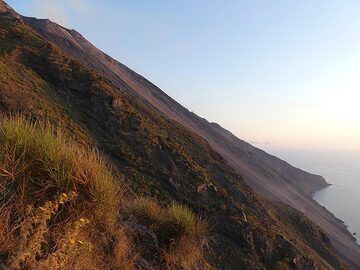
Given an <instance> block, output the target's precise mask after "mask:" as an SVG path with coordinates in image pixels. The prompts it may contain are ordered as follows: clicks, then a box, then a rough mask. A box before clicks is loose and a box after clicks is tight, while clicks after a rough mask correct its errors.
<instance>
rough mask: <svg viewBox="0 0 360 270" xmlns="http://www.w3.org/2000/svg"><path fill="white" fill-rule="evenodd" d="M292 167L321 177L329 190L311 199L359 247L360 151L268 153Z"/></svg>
mask: <svg viewBox="0 0 360 270" xmlns="http://www.w3.org/2000/svg"><path fill="white" fill-rule="evenodd" d="M269 152H270V153H271V154H273V155H275V156H277V157H279V158H281V159H283V160H286V161H287V162H288V163H290V164H291V165H293V166H295V167H298V168H300V169H303V170H305V171H307V172H311V173H314V174H318V175H322V176H323V177H324V178H325V179H326V181H327V182H328V183H330V184H331V186H329V187H327V188H324V189H322V190H320V191H318V192H316V193H315V194H314V199H315V200H316V201H317V202H318V203H319V204H321V205H323V206H325V207H326V208H327V209H328V210H329V211H331V212H332V213H334V214H335V216H336V217H338V218H339V219H341V220H342V221H343V222H344V223H345V225H346V226H347V227H348V230H349V231H350V232H351V233H352V234H353V235H354V237H355V238H356V239H357V242H358V243H360V151H310V150H304V151H303V150H291V151H276V150H271V151H269Z"/></svg>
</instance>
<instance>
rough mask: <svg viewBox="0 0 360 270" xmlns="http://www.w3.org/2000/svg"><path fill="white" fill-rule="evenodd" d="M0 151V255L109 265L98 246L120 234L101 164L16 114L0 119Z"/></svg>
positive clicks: (73, 265)
mask: <svg viewBox="0 0 360 270" xmlns="http://www.w3.org/2000/svg"><path fill="white" fill-rule="evenodd" d="M0 146H1V147H0V256H1V258H3V260H5V261H6V263H7V265H9V267H10V268H11V269H107V268H106V267H105V266H104V265H103V262H106V263H107V264H106V265H107V266H110V265H113V264H116V263H115V262H114V259H113V258H110V257H109V256H108V254H107V252H106V249H109V248H108V247H109V246H111V245H112V243H113V242H116V241H118V240H119V239H120V238H121V239H123V240H125V237H126V236H125V234H121V233H120V232H121V230H119V231H117V229H118V225H117V224H116V220H117V216H118V208H119V205H118V204H119V200H118V198H119V196H121V193H120V192H119V189H118V188H117V185H116V183H115V180H114V179H113V177H112V174H111V172H110V171H109V170H108V166H107V163H106V160H105V159H104V158H103V157H102V156H101V155H99V153H98V152H97V151H96V150H93V149H84V148H81V147H79V146H77V145H76V144H75V143H73V142H71V141H69V140H68V139H67V138H66V136H65V135H64V134H63V133H62V132H61V131H59V130H55V129H53V128H52V127H51V126H50V125H48V124H41V123H31V122H29V121H27V120H26V119H25V118H24V117H22V116H14V117H10V118H3V119H2V120H0ZM124 248H125V247H124ZM119 252H120V251H119ZM117 256H118V257H119V256H120V257H121V258H122V257H123V256H122V255H121V254H117ZM124 269H125V268H124ZM129 269H130V268H129Z"/></svg>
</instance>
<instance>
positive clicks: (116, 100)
mask: <svg viewBox="0 0 360 270" xmlns="http://www.w3.org/2000/svg"><path fill="white" fill-rule="evenodd" d="M22 19H23V20H24V21H25V22H26V23H27V24H28V25H29V26H31V24H30V23H31V22H30V20H29V19H27V18H25V17H22ZM31 20H32V21H33V22H34V19H31ZM2 21H3V22H4V23H3V24H2V29H1V31H2V32H1V35H0V37H1V38H2V42H4V43H3V44H0V47H1V54H2V55H3V56H2V58H1V61H4V63H5V64H4V65H2V66H1V70H2V72H4V74H2V77H1V78H0V88H1V91H2V92H1V97H0V105H1V106H0V108H2V111H4V112H6V111H8V110H12V111H14V110H15V111H16V110H18V109H21V110H22V111H24V113H26V114H28V115H31V117H37V118H44V117H50V118H51V119H53V121H55V120H56V119H57V120H56V121H60V120H61V121H62V122H64V123H66V126H69V128H70V127H74V128H71V129H73V130H74V131H77V130H78V131H79V133H78V134H77V136H79V138H83V137H84V138H87V139H86V140H85V142H86V141H95V142H97V144H99V146H100V148H101V149H103V150H104V151H105V152H106V153H108V154H109V155H110V156H112V157H113V158H114V161H116V162H117V163H119V162H120V161H121V162H120V163H124V162H125V164H124V165H121V167H123V166H124V168H126V170H130V171H128V172H127V174H126V175H127V176H128V177H130V179H132V181H134V183H133V184H134V185H135V186H134V188H135V189H136V188H137V189H139V183H141V184H142V185H144V186H148V185H154V187H157V186H159V187H157V188H155V190H156V189H158V188H160V186H161V190H162V191H163V192H165V191H166V192H167V193H168V194H169V195H166V194H167V193H164V194H165V197H167V196H172V197H175V198H178V199H179V200H187V202H188V203H189V204H192V205H198V204H199V202H197V203H195V202H196V200H200V201H201V200H205V199H206V198H207V197H209V198H212V199H216V200H220V198H222V199H221V200H225V197H223V195H221V196H220V195H218V191H217V190H218V189H219V185H221V186H223V187H228V188H227V189H226V190H227V191H226V190H225V191H226V192H230V195H229V196H230V198H231V200H232V202H233V204H234V205H240V206H241V205H242V207H245V208H246V209H248V210H249V212H248V215H249V218H250V216H252V215H253V214H251V215H250V213H252V212H254V214H255V216H253V218H254V219H255V221H256V222H259V221H258V220H259V217H258V216H257V215H258V214H257V213H258V212H260V213H262V214H263V215H265V219H266V222H269V224H274V223H273V221H272V219H271V218H270V217H269V216H268V214H266V213H267V212H268V211H270V212H271V211H272V210H266V211H265V210H262V209H264V207H265V206H263V204H264V205H265V204H267V203H266V202H262V201H261V200H259V201H258V200H257V199H256V198H257V196H256V195H253V194H252V191H251V190H250V189H249V188H248V187H247V186H246V185H245V184H244V183H243V180H241V178H239V177H238V176H236V174H235V172H233V171H232V170H231V168H228V167H227V165H225V163H224V160H223V159H222V157H221V156H220V155H219V154H217V153H216V152H215V151H213V150H211V148H209V147H208V142H206V140H204V138H203V137H202V136H198V135H195V133H196V132H192V133H191V132H188V131H186V130H183V128H181V127H180V126H178V124H177V123H179V122H180V121H177V123H172V122H171V121H170V120H167V119H169V118H170V119H171V117H169V116H168V117H167V118H166V119H165V118H164V119H163V118H162V116H158V115H157V114H156V113H153V112H152V111H151V110H152V109H151V110H150V108H152V107H154V106H153V105H151V101H153V100H152V99H150V97H153V98H154V97H158V96H160V98H162V100H164V102H167V97H168V96H162V95H161V93H163V92H159V91H157V90H156V89H153V88H152V87H154V85H153V84H151V83H150V82H148V81H147V80H145V79H144V78H142V77H139V76H140V75H138V74H137V75H136V73H134V72H133V73H132V72H130V71H129V72H128V73H126V69H124V71H123V72H124V73H125V74H126V76H125V75H124V77H123V78H115V79H116V83H113V84H111V83H110V82H111V79H108V80H110V81H107V80H106V79H104V78H101V77H99V76H98V75H97V74H96V73H94V72H93V71H90V70H88V69H86V68H84V67H82V66H81V65H79V63H77V62H76V61H73V60H71V59H69V58H67V57H65V56H64V55H63V54H62V52H61V51H59V49H57V47H56V46H55V45H52V43H49V44H47V43H45V42H44V41H42V40H41V39H38V38H37V37H36V36H35V34H33V33H32V32H31V31H30V30H28V29H27V28H26V27H25V26H23V25H21V22H20V21H11V20H7V19H6V18H2ZM42 23H46V24H50V25H52V23H51V22H49V21H42ZM52 26H54V25H52ZM8 27H10V29H8ZM32 27H33V29H34V28H36V27H35V26H34V25H33V26H32ZM54 27H55V29H58V27H57V26H56V25H55V26H54ZM61 29H63V28H60V30H59V31H60V33H63V30H61ZM45 30H46V29H45ZM38 31H39V29H38ZM65 31H66V30H65ZM69 31H71V30H69ZM38 34H40V36H43V37H44V36H45V35H49V36H47V38H46V36H45V40H48V39H50V38H51V36H50V34H51V33H49V32H46V31H44V32H43V33H42V35H41V33H39V32H38ZM63 34H64V33H63ZM63 34H62V35H63ZM59 35H60V34H59ZM66 36H67V37H68V35H66V34H65V37H66ZM71 36H72V35H71ZM72 37H73V36H72ZM56 38H58V36H57V37H55V38H54V37H53V39H54V40H53V41H52V42H54V43H55V44H57V43H59V42H60V41H63V40H60V41H59V39H58V40H56ZM29 40H30V41H31V42H30V43H29ZM14 42H15V43H14ZM19 42H20V43H19ZM80 42H81V40H78V41H77V43H78V44H81V43H80ZM78 44H73V43H71V42H70V41H69V43H67V44H65V45H64V44H62V45H63V47H65V46H67V48H68V52H67V54H70V53H69V51H70V49H71V48H77V47H78V46H77V45H78ZM58 45H61V44H60V43H59V44H58ZM74 45H76V46H74ZM60 47H61V46H59V48H60ZM81 47H82V48H83V49H84V46H83V45H82V44H81ZM63 51H64V52H66V48H65V49H63ZM73 54H74V56H73V57H74V58H78V57H79V55H80V56H81V54H80V53H79V52H76V53H75V51H73ZM87 56H91V53H90V54H89V52H87ZM101 56H103V55H101ZM99 57H100V56H99ZM103 57H105V56H103ZM94 61H95V60H94ZM108 61H111V59H110V60H108ZM0 63H1V62H0ZM114 63H115V64H116V65H117V62H114ZM88 65H89V63H88ZM105 67H106V66H105ZM103 68H104V67H103ZM13 69H16V70H18V71H19V74H17V73H13V78H12V77H10V78H9V76H8V75H7V74H11V72H13ZM99 69H100V68H99ZM103 72H104V71H103ZM22 73H25V74H27V76H26V78H27V80H28V82H26V81H24V80H23V78H22V77H21V76H22V75H21V74H22ZM108 76H109V75H108ZM131 76H134V77H135V78H136V79H137V81H135V82H132V83H131V84H130V83H129V80H130V79H129V78H131ZM13 80H16V81H17V82H18V83H20V86H21V88H18V87H16V86H14V84H13V82H12V81H13ZM130 81H131V80H130ZM142 81H144V84H145V86H148V87H149V89H147V90H148V92H146V91H145V90H146V89H145V90H144V91H140V90H141V89H137V90H139V93H140V94H142V93H144V92H145V94H147V95H146V97H148V98H149V99H142V100H139V102H140V103H139V104H137V103H138V101H137V100H133V99H131V97H133V96H134V95H135V93H137V92H136V91H135V90H136V89H134V87H135V86H136V85H137V84H138V83H139V82H142ZM29 83H33V86H35V88H34V89H33V90H28V89H31V88H32V87H30V85H28V84H29ZM42 85H44V86H42ZM46 85H47V86H46ZM155 90H156V91H155ZM160 91H161V90H160ZM124 93H126V95H124ZM139 93H138V95H139ZM145 94H144V95H145ZM152 95H153V96H152ZM20 96H22V98H20ZM35 101H36V102H38V104H44V105H46V106H45V107H44V105H41V106H40V105H36V103H34V102H35ZM170 101H171V100H170ZM171 102H172V103H171V104H178V103H177V102H176V101H171ZM163 105H164V106H159V107H158V108H157V111H159V110H163V111H166V110H169V108H168V107H166V106H165V105H166V104H163ZM178 105H180V104H178ZM79 109H82V111H80V110H79ZM59 110H60V111H59ZM179 110H180V111H181V112H184V113H189V119H191V118H194V120H193V121H198V122H196V123H198V125H204V126H205V127H204V130H206V128H208V126H207V125H208V124H209V123H208V122H207V121H206V120H204V119H201V120H199V118H198V117H197V116H196V115H194V114H192V113H190V112H189V111H188V110H187V109H185V108H184V107H181V108H180V109H179ZM170 112H171V110H170ZM62 114H63V115H64V116H61V115H62ZM162 115H164V113H163V114H162ZM119 116H120V119H122V120H121V122H119V119H118V117H119ZM175 116H176V115H175ZM114 117H115V118H114ZM175 120H176V119H175ZM180 120H181V119H180ZM160 124H164V125H165V126H169V128H171V130H172V131H174V132H175V131H176V132H175V133H174V132H171V133H172V134H171V136H169V134H167V133H169V131H168V130H165V129H161V125H160ZM180 124H182V123H181V122H180ZM185 124H186V123H185ZM182 126H185V125H182ZM154 129H158V130H157V131H156V132H160V131H161V133H164V134H167V135H166V136H165V135H164V136H165V137H163V135H162V136H160V134H159V135H157V136H154V134H156V133H155V131H154ZM193 129H194V127H192V128H191V126H190V125H189V127H188V130H193ZM104 130H106V131H110V133H106V134H105V133H104ZM119 131H121V132H120V133H119ZM72 132H73V131H72ZM224 132H225V131H223V130H221V129H220V130H219V128H216V129H215V128H212V129H210V130H208V133H207V134H208V135H207V136H210V135H212V134H218V133H220V134H221V133H224ZM198 133H199V131H198ZM225 133H226V132H225ZM127 134H131V135H132V136H130V137H129V136H128V135H127ZM176 134H179V135H178V136H179V137H178V138H177V139H178V141H179V142H181V143H184V144H185V146H186V147H185V146H184V148H183V150H181V151H185V152H184V153H182V152H181V151H180V150H179V151H178V150H176V149H177V148H176V147H178V146H176V142H175V141H174V138H172V136H174V135H176ZM226 134H227V136H230V135H229V134H228V133H226ZM151 136H154V137H151ZM132 137H134V139H133V138H132ZM156 137H159V138H157V139H156ZM184 138H187V140H189V142H187V141H184ZM224 138H226V137H225V136H224ZM140 139H141V140H140ZM205 139H206V138H205ZM79 140H80V139H79ZM133 140H135V142H134V141H133ZM136 140H139V141H136ZM152 140H154V141H152ZM143 141H145V142H148V144H150V145H152V144H153V143H155V149H151V148H150V149H148V148H146V146H145V144H144V142H143ZM85 142H84V143H85ZM119 142H121V144H119ZM134 143H135V144H134ZM214 143H218V142H217V141H215V140H214V139H213V144H214ZM238 143H239V144H241V141H240V142H238ZM128 147H131V149H130V148H128ZM142 147H143V148H142ZM137 148H138V149H137ZM198 148H199V149H198ZM195 149H198V150H196V151H195ZM250 149H252V148H251V147H250ZM129 150H131V151H132V152H131V153H133V154H131V155H127V152H126V151H129ZM175 150H176V151H177V152H176V151H175ZM240 150H242V149H239V151H240ZM148 151H150V153H151V155H155V156H154V157H155V159H159V160H161V164H162V165H161V166H165V167H164V168H163V170H164V172H167V171H169V173H170V175H171V177H170V178H168V176H166V175H161V174H164V172H162V171H159V172H158V169H156V168H154V169H153V170H154V171H155V172H158V175H157V178H158V180H157V181H153V180H151V181H150V180H148V181H149V182H147V181H145V182H144V181H143V180H139V179H142V178H141V177H144V175H145V176H147V177H148V178H149V179H153V178H154V176H151V174H152V173H151V174H150V172H151V170H148V169H146V170H145V168H146V167H147V166H150V167H151V166H153V165H154V164H152V163H151V162H150V163H149V161H148V160H144V159H141V155H140V154H139V153H141V154H142V155H144V156H147V155H148V153H147V152H148ZM153 151H154V153H153ZM173 151H175V153H176V155H174V153H172V152H173ZM120 153H122V155H125V156H122V155H121V154H120ZM243 154H244V155H246V154H248V152H246V151H243ZM202 155H205V156H206V159H205V160H203V158H202ZM154 157H153V158H154ZM178 157H183V158H184V159H185V160H187V162H185V163H184V162H183V161H181V160H177V159H178ZM208 157H209V159H207V158H208ZM209 160H211V162H210V161H209ZM139 162H140V163H139ZM138 163H139V164H141V165H142V166H145V168H142V167H140V168H142V169H139V170H140V174H139V173H138V172H137V174H136V175H137V176H138V177H139V179H137V178H134V177H131V173H130V172H132V173H135V172H134V171H131V170H134V168H137V165H136V164H138ZM188 163H189V164H192V166H194V168H197V169H196V170H195V171H193V169H192V168H191V167H190V168H187V169H186V172H187V170H189V172H187V173H191V174H190V176H191V178H194V179H196V181H199V182H196V181H195V184H196V185H197V186H192V184H191V182H189V179H188V180H187V181H186V182H183V183H182V182H181V181H180V182H179V179H183V178H182V177H183V176H182V175H183V173H184V172H182V171H183V170H184V168H182V167H181V166H184V165H185V164H188ZM126 164H128V165H126ZM129 164H135V165H131V166H129ZM174 164H175V166H174ZM216 164H218V165H216ZM186 166H188V165H186ZM222 170H223V171H225V172H226V173H225V174H224V173H222ZM195 172H196V173H195ZM192 173H195V174H194V175H193V174H192ZM209 174H210V175H209ZM177 178H179V179H177ZM191 178H190V179H191ZM225 178H226V179H225ZM209 179H212V180H211V181H214V184H216V186H215V187H216V189H215V188H213V186H212V185H213V183H212V182H208V181H209ZM167 181H169V182H167ZM204 181H205V182H204ZM188 182H189V183H188ZM321 182H322V181H321ZM322 183H323V182H322ZM130 184H131V182H130ZM323 184H324V183H323ZM183 185H184V186H183ZM150 187H151V186H149V190H151V188H150ZM225 191H224V192H225ZM193 193H194V194H193ZM164 194H162V195H161V196H164ZM170 194H171V195H170ZM196 194H198V195H196ZM159 196H160V195H159ZM192 197H194V199H192ZM181 198H182V199H181ZM195 198H197V199H196V200H195ZM228 200H229V199H226V200H225V201H226V202H228ZM206 201H207V202H209V201H208V200H206ZM202 207H205V206H202ZM216 207H218V206H216ZM266 207H267V206H266ZM269 207H270V206H269ZM231 209H232V212H234V213H235V214H236V215H237V214H239V212H238V211H239V210H238V209H237V208H236V207H235V208H234V207H233V206H231ZM265 209H267V208H265ZM269 209H272V208H271V207H270V208H269ZM207 211H213V210H211V209H209V210H207ZM274 211H275V210H274ZM240 213H241V212H240ZM233 215H234V214H231V215H229V214H227V216H221V218H224V219H225V220H226V224H228V225H226V228H227V231H224V234H226V235H228V237H229V239H231V238H234V237H238V240H237V241H239V243H242V241H245V242H246V244H245V246H242V248H244V250H245V251H248V252H250V253H251V254H252V255H251V256H253V257H252V258H253V259H254V262H252V263H255V262H259V263H260V261H261V262H262V263H264V264H266V265H267V267H268V266H269V263H271V261H268V260H269V259H266V258H267V256H268V255H266V253H268V252H270V254H272V256H275V257H274V258H275V259H276V256H283V255H279V254H278V255H276V252H275V251H276V250H274V251H271V250H269V249H268V248H265V249H266V250H261V249H262V248H259V247H257V246H256V244H254V241H253V240H251V239H250V238H253V239H257V241H260V242H261V243H264V245H265V246H266V244H265V242H264V241H265V240H266V238H265V239H263V237H265V236H266V235H267V232H265V231H263V230H265V228H264V229H261V225H256V223H255V224H254V223H253V222H251V226H250V227H248V228H247V229H245V228H246V226H247V225H246V224H247V221H246V220H247V218H246V220H245V222H244V220H243V218H239V217H237V216H236V215H235V216H233ZM292 215H293V214H292ZM294 215H295V217H296V218H299V216H298V214H297V212H295V214H294ZM214 217H215V216H214ZM218 218H219V217H218ZM232 219H234V220H232ZM235 220H237V221H236V222H235ZM260 220H261V219H260ZM281 224H282V222H281V221H280V220H279V224H274V226H280V225H281ZM243 226H245V227H243ZM253 226H255V227H256V228H257V230H259V231H257V230H253V229H252V228H253ZM257 226H260V227H257ZM281 226H282V225H281ZM314 230H315V232H316V231H317V229H314ZM246 231H247V233H246ZM241 233H245V235H241ZM262 235H263V236H262ZM320 236H321V233H320ZM243 237H250V238H249V239H248V240H244V239H243ZM282 237H283V236H282ZM288 237H289V236H288ZM247 241H250V242H247ZM268 241H270V239H269V240H268ZM273 241H275V242H278V244H280V246H282V245H285V246H286V245H287V244H286V243H287V241H288V240H286V239H282V240H281V239H278V238H275V240H274V239H273V240H271V242H273ZM255 242H256V241H255ZM290 243H291V242H290ZM320 243H321V241H320V242H318V244H320ZM326 243H327V242H326ZM291 245H292V244H291ZM291 245H290V246H291ZM326 245H328V244H326ZM314 248H315V249H316V248H318V246H315V247H314ZM327 248H328V247H327V246H326V249H327ZM305 249H306V250H308V248H305ZM289 250H290V251H291V250H293V248H289ZM330 250H331V249H330ZM237 252H242V251H241V250H238V251H237ZM273 252H275V253H274V254H273ZM281 252H284V251H281ZM295 252H300V250H296V249H295ZM307 252H309V254H312V253H311V251H310V250H308V251H307ZM250 253H249V254H250ZM330 254H332V253H331V252H330ZM291 256H293V255H292V254H291ZM314 256H315V254H314ZM325 256H330V255H328V254H326V255H325ZM331 256H333V255H331ZM331 256H330V257H331ZM257 257H258V259H256V258H257ZM260 257H261V258H260ZM232 258H233V257H232ZM331 258H332V257H331ZM333 258H334V260H335V261H334V262H333V263H334V265H336V264H337V259H336V256H334V257H333ZM260 259H261V260H260ZM259 260H260V261H259ZM320 261H321V260H319V262H320ZM235 262H239V261H235ZM248 263H249V265H248V266H249V267H250V266H251V265H252V264H251V262H250V261H249V262H248ZM304 263H305V262H304ZM322 264H323V265H326V264H325V263H324V262H322ZM254 267H255V266H254ZM259 267H260V265H259ZM308 267H310V266H308ZM329 267H330V266H329ZM249 269H250V268H249ZM299 269H302V268H299ZM305 269H312V268H305ZM321 269H323V268H321ZM324 269H331V268H324Z"/></svg>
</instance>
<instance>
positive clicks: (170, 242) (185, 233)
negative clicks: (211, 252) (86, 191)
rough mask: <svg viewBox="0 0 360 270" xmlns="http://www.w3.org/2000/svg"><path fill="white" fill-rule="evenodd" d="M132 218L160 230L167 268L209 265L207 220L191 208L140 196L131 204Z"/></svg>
mask: <svg viewBox="0 0 360 270" xmlns="http://www.w3.org/2000/svg"><path fill="white" fill-rule="evenodd" d="M127 212H128V213H129V216H130V218H131V219H132V221H134V222H137V223H139V224H141V225H143V226H146V227H147V228H149V229H150V230H153V231H155V232H156V236H157V238H158V241H159V246H160V249H161V255H162V256H161V258H160V261H163V263H164V265H165V267H166V268H167V269H185V270H190V269H192V270H193V269H206V268H207V263H206V261H205V258H204V257H205V255H204V253H205V250H206V249H207V248H208V241H207V233H208V232H207V231H208V227H207V223H206V222H205V221H204V220H203V219H201V218H198V217H197V216H196V215H195V214H194V213H193V212H192V211H191V210H190V209H189V208H187V207H185V206H183V205H179V204H175V203H173V204H171V205H170V206H168V207H165V208H161V207H160V206H159V205H158V204H157V203H156V202H155V201H154V200H152V199H148V198H137V199H135V200H134V201H133V202H131V204H130V205H129V206H128V210H127Z"/></svg>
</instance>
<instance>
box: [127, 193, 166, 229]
mask: <svg viewBox="0 0 360 270" xmlns="http://www.w3.org/2000/svg"><path fill="white" fill-rule="evenodd" d="M161 211H162V210H161V207H160V206H159V205H158V204H157V203H156V202H155V201H154V200H152V199H150V198H143V197H138V198H136V199H135V200H134V201H131V202H130V204H129V206H128V207H127V212H128V215H129V216H130V218H131V219H132V220H134V221H136V222H137V223H139V224H141V225H143V226H146V227H148V228H150V229H151V230H155V229H156V227H157V226H158V223H159V218H160V217H161Z"/></svg>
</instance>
